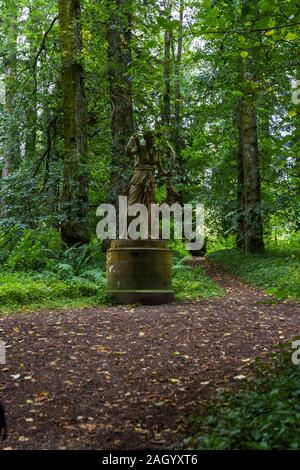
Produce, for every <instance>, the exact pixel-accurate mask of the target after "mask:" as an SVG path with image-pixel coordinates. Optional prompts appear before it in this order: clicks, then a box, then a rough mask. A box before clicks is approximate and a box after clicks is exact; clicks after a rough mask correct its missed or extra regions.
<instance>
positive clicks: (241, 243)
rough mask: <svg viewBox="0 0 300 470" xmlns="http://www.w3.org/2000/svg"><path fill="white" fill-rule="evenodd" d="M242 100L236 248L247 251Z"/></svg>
mask: <svg viewBox="0 0 300 470" xmlns="http://www.w3.org/2000/svg"><path fill="white" fill-rule="evenodd" d="M241 104H242V102H241V100H239V101H238V106H237V111H236V125H237V128H238V148H237V154H236V156H237V229H236V246H237V248H239V249H241V250H245V198H244V163H243V141H242V113H241Z"/></svg>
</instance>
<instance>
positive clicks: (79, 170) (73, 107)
mask: <svg viewBox="0 0 300 470" xmlns="http://www.w3.org/2000/svg"><path fill="white" fill-rule="evenodd" d="M59 30H60V43H61V63H62V72H61V84H62V107H63V130H64V178H63V192H62V202H61V207H62V211H63V220H62V223H61V234H62V239H63V240H64V241H65V242H66V243H67V244H68V245H73V244H75V243H84V242H88V240H89V235H88V233H89V232H88V226H87V215H88V189H89V171H88V153H87V130H86V125H87V101H86V94H85V85H84V71H83V65H82V35H81V5H80V0H59Z"/></svg>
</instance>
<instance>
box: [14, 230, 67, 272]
mask: <svg viewBox="0 0 300 470" xmlns="http://www.w3.org/2000/svg"><path fill="white" fill-rule="evenodd" d="M60 250H61V240H60V237H59V233H58V232H57V231H56V230H53V229H52V230H51V229H48V230H46V229H40V230H32V229H27V230H24V231H23V233H22V234H21V236H20V238H19V240H18V241H17V242H16V244H15V246H14V247H13V249H12V251H11V254H10V255H9V256H8V258H7V260H6V266H7V267H8V269H11V270H12V271H17V270H20V271H38V270H41V269H45V268H49V267H50V266H53V264H54V260H55V259H57V258H58V256H59V253H60Z"/></svg>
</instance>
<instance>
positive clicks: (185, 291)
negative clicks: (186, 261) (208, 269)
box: [173, 264, 224, 300]
mask: <svg viewBox="0 0 300 470" xmlns="http://www.w3.org/2000/svg"><path fill="white" fill-rule="evenodd" d="M173 289H174V291H175V294H176V298H177V300H195V299H198V298H203V299H211V298H213V297H218V296H221V295H223V294H224V290H223V289H222V288H221V287H220V286H218V285H217V284H216V283H215V282H214V281H213V280H212V279H211V278H210V277H208V276H206V274H205V273H204V270H203V268H202V267H196V268H193V267H190V266H185V265H181V264H179V265H176V266H174V267H173Z"/></svg>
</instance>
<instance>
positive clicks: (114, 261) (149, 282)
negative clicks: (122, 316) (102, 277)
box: [107, 240, 174, 305]
mask: <svg viewBox="0 0 300 470" xmlns="http://www.w3.org/2000/svg"><path fill="white" fill-rule="evenodd" d="M107 282H108V291H109V293H110V294H111V295H113V296H114V297H116V298H117V299H118V300H119V302H120V303H122V304H132V303H142V304H148V305H155V304H156V305H157V304H163V303H168V302H172V301H173V300H174V293H173V291H172V252H171V250H169V248H167V246H166V242H165V241H163V240H113V241H112V243H111V248H110V249H109V250H108V252H107Z"/></svg>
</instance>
